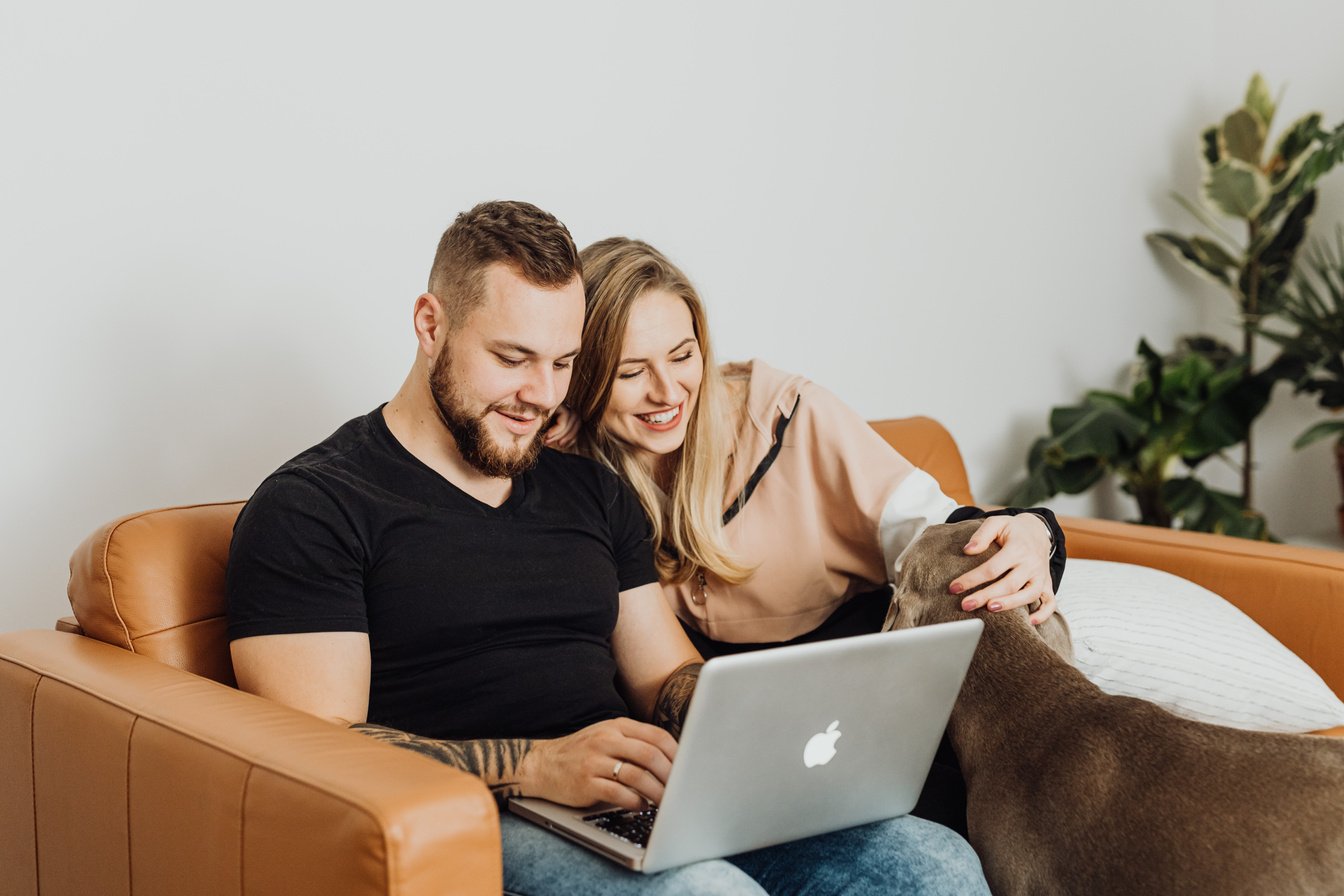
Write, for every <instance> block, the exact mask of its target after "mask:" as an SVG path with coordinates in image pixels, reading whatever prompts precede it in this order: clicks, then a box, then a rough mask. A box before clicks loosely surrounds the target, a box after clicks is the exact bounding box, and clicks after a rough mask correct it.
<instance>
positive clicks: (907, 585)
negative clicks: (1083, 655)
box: [882, 520, 1073, 659]
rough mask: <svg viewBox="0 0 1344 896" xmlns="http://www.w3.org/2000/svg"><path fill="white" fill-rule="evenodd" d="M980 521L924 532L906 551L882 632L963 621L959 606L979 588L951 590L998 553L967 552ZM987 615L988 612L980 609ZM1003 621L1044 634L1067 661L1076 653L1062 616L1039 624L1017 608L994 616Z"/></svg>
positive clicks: (995, 546) (991, 548) (993, 550)
mask: <svg viewBox="0 0 1344 896" xmlns="http://www.w3.org/2000/svg"><path fill="white" fill-rule="evenodd" d="M981 522H982V521H981V520H967V521H965V522H961V523H948V524H944V525H938V526H929V527H928V528H927V529H925V530H924V532H923V534H921V535H920V536H919V538H917V539H915V541H914V542H913V543H912V544H911V545H910V547H909V548H907V549H906V552H905V554H904V556H903V557H902V561H901V579H900V582H898V583H897V585H896V593H895V595H894V596H893V597H892V599H891V607H890V608H889V609H888V610H887V618H886V621H885V622H883V624H882V630H883V631H890V630H891V629H894V628H914V627H915V626H919V625H933V624H935V623H939V622H951V621H953V620H956V619H965V618H967V616H968V615H970V614H968V613H967V612H966V611H965V610H963V609H962V608H961V602H962V601H963V600H964V599H965V598H966V597H967V595H970V594H974V593H975V592H976V591H979V590H980V588H984V587H986V586H987V585H989V584H992V583H989V582H987V583H985V585H981V586H979V587H978V588H974V589H972V590H970V591H966V592H963V593H961V594H952V593H951V592H950V591H948V590H947V589H948V586H949V585H951V584H952V582H953V580H954V579H957V578H959V577H961V576H962V575H965V574H966V573H968V572H970V571H971V570H972V569H975V568H976V567H977V566H979V565H980V564H981V563H984V562H985V561H986V560H988V559H989V558H990V557H992V556H994V555H995V554H997V553H998V551H999V546H998V544H996V543H992V544H990V546H989V547H988V548H986V549H985V550H984V551H983V552H981V553H979V554H975V555H968V554H966V553H964V551H963V549H964V548H965V547H966V542H968V541H970V540H971V536H972V535H974V534H975V531H976V529H978V528H980V523H981ZM975 612H976V613H978V614H986V613H988V611H987V610H976V611H975ZM994 615H995V616H999V617H1003V618H1013V619H1015V620H1020V624H1022V625H1024V626H1025V627H1027V628H1029V629H1032V630H1033V631H1035V632H1036V633H1037V634H1038V635H1040V636H1041V637H1042V638H1043V639H1044V640H1045V642H1046V643H1047V644H1049V645H1050V647H1051V648H1052V649H1053V650H1055V652H1057V653H1059V654H1060V655H1061V656H1063V657H1064V658H1065V659H1069V658H1071V657H1072V655H1073V645H1072V642H1071V640H1070V638H1069V632H1068V626H1067V623H1065V621H1064V617H1063V616H1061V615H1060V614H1059V613H1058V612H1056V613H1055V614H1054V615H1053V616H1051V617H1050V618H1049V619H1047V620H1046V621H1045V622H1044V623H1042V624H1041V625H1039V626H1033V625H1031V623H1030V622H1028V617H1029V616H1030V615H1031V614H1030V612H1029V611H1028V609H1027V608H1026V607H1018V608H1016V609H1012V610H1005V611H1003V612H1001V613H996V614H994Z"/></svg>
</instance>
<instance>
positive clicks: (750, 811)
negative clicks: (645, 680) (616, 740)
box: [509, 619, 984, 873]
mask: <svg viewBox="0 0 1344 896" xmlns="http://www.w3.org/2000/svg"><path fill="white" fill-rule="evenodd" d="M983 626H984V623H982V622H981V621H980V620H979V619H966V620H959V621H957V622H950V623H944V624H942V625H931V626H926V627H922V628H913V629H905V630H902V631H896V632H884V633H881V634H872V635H859V636H857V637H852V638H840V639H836V640H833V641H822V642H819V643H815V644H799V645H795V646H791V647H777V648H774V649H769V650H760V651H755V652H751V653H741V654H736V655H733V656H723V657H718V658H716V659H712V660H710V661H709V662H708V663H706V664H705V667H704V669H703V670H702V671H701V673H700V680H699V682H698V684H697V685H696V689H695V695H694V697H693V698H692V700H691V707H690V711H689V712H688V713H687V717H686V724H685V726H684V727H683V729H682V736H681V741H680V743H679V744H678V745H677V758H676V761H675V762H674V763H673V765H672V772H671V774H670V776H669V777H668V781H667V787H666V789H665V791H664V794H663V801H662V803H661V804H660V805H659V806H658V807H657V808H656V809H651V810H648V811H645V812H639V813H637V812H629V811H627V810H622V809H619V808H616V807H612V806H590V807H587V808H579V809H576V808H573V807H570V806H562V805H559V804H557V803H552V802H550V801H548V800H542V799H535V798H531V797H520V798H515V799H513V800H510V802H509V808H510V809H511V810H512V811H513V812H515V813H517V814H518V815H521V816H522V817H523V818H526V819H528V820H530V821H533V822H535V823H537V824H540V825H543V826H545V827H547V828H549V829H551V830H553V831H555V832H556V833H558V834H560V835H562V836H564V837H567V838H569V839H570V840H573V841H575V842H576V843H579V844H581V845H583V846H586V847H588V848H589V849H592V850H595V851H596V852H598V853H601V854H602V855H604V856H606V857H607V858H609V859H612V860H613V861H616V862H619V863H620V864H622V865H625V866H626V867H629V868H633V869H635V870H636V871H643V872H646V873H652V872H654V871H661V870H663V869H665V868H672V867H675V866H677V865H685V864H687V863H689V862H697V861H700V860H702V859H714V858H722V857H723V856H729V855H734V854H736V853H740V852H746V851H748V850H752V849H757V848H759V847H762V846H773V845H774V844H777V843H785V842H788V841H790V840H798V839H801V838H803V837H810V836H812V835H814V834H823V833H828V832H830V831H835V830H839V829H841V828H847V827H853V826H855V825H861V824H867V823H869V822H872V821H878V820H881V819H886V818H895V817H896V816H898V815H904V814H906V813H907V812H909V811H910V810H911V809H912V808H913V807H914V805H915V800H916V799H917V798H918V797H919V793H920V790H921V789H922V788H923V785H924V779H925V778H926V777H927V776H928V773H929V767H930V766H931V765H932V763H933V755H934V752H935V751H936V750H937V748H938V744H939V741H940V740H941V738H942V734H943V730H944V728H946V726H947V720H948V716H950V715H951V713H952V704H953V703H954V702H955V700H956V698H957V693H958V692H959V691H960V689H961V682H962V679H963V678H964V677H965V675H966V669H967V667H968V666H969V665H970V662H971V656H972V654H973V653H974V652H975V646H976V644H977V643H978V642H979V640H980V631H981V629H982V628H983Z"/></svg>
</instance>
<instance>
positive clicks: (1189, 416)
mask: <svg viewBox="0 0 1344 896" xmlns="http://www.w3.org/2000/svg"><path fill="white" fill-rule="evenodd" d="M1138 355H1139V363H1138V364H1137V365H1136V368H1137V369H1136V375H1135V377H1134V383H1133V386H1132V387H1131V389H1130V391H1129V393H1128V394H1124V393H1119V392H1106V391H1100V390H1094V391H1091V392H1088V393H1087V394H1086V395H1085V396H1084V397H1083V400H1082V402H1081V403H1080V404H1077V405H1070V406H1064V407H1056V408H1053V409H1052V410H1051V412H1050V434H1049V435H1048V436H1042V437H1040V438H1038V439H1037V440H1036V441H1035V443H1034V444H1033V445H1032V446H1031V449H1030V451H1029V452H1028V455H1027V478H1026V480H1025V481H1024V482H1022V483H1021V484H1019V485H1018V486H1017V487H1016V488H1015V489H1014V490H1013V491H1012V493H1011V494H1009V495H1008V496H1007V497H1005V498H1004V503H1005V504H1012V505H1017V506H1030V505H1033V504H1039V503H1040V502H1041V501H1043V500H1045V499H1047V498H1049V497H1051V496H1053V495H1056V494H1060V493H1063V494H1079V493H1081V492H1084V491H1087V490H1088V489H1089V488H1091V487H1092V486H1094V485H1096V484H1097V483H1098V482H1100V481H1101V480H1102V479H1103V478H1105V477H1106V476H1108V475H1114V476H1115V477H1117V478H1118V479H1119V484H1120V488H1121V489H1122V490H1123V491H1124V492H1126V493H1127V494H1129V495H1132V496H1133V497H1134V499H1135V501H1136V502H1138V506H1139V522H1141V523H1146V524H1148V525H1152V526H1168V527H1170V526H1173V525H1174V524H1176V523H1178V522H1179V524H1180V526H1181V527H1182V528H1185V529H1193V530H1198V531H1204V532H1220V533H1224V534H1228V535H1237V536H1241V537H1243V538H1258V539H1268V538H1269V537H1270V534H1269V530H1268V526H1267V524H1266V522H1265V518H1264V516H1263V515H1261V514H1260V513H1258V512H1256V511H1255V510H1253V509H1252V508H1250V507H1249V506H1247V504H1246V502H1245V501H1244V500H1243V499H1242V498H1241V496H1240V495H1235V494H1231V493H1228V492H1223V491H1218V490H1216V489H1212V488H1210V487H1208V486H1207V485H1206V484H1205V483H1204V482H1202V481H1201V480H1200V479H1199V478H1198V477H1197V476H1196V475H1195V470H1196V468H1197V467H1199V466H1200V465H1201V464H1203V463H1204V462H1206V461H1207V460H1209V459H1210V458H1212V457H1215V456H1220V455H1221V453H1222V452H1223V451H1224V450H1225V449H1227V448H1230V447H1232V446H1234V445H1237V444H1238V443H1240V442H1242V441H1243V440H1244V439H1245V438H1246V433H1247V431H1248V430H1249V428H1250V425H1251V421H1252V420H1254V419H1255V418H1256V416H1258V415H1259V414H1260V412H1261V411H1262V410H1264V407H1265V404H1266V403H1267V402H1268V401H1269V393H1270V389H1271V387H1272V386H1273V382H1274V380H1273V379H1272V378H1271V377H1269V376H1267V375H1254V374H1250V375H1248V373H1247V371H1248V366H1249V361H1248V359H1247V358H1246V356H1245V355H1242V354H1238V353H1236V352H1235V351H1233V350H1232V349H1231V348H1230V347H1228V346H1226V345H1224V344H1222V343H1219V342H1217V341H1215V340H1211V339H1208V338H1205V337H1194V338H1188V339H1186V340H1184V341H1183V342H1182V344H1181V345H1180V347H1179V348H1178V349H1177V351H1175V352H1173V353H1172V354H1171V355H1168V356H1166V357H1163V356H1161V355H1159V354H1158V353H1157V352H1156V351H1154V350H1153V348H1152V347H1151V346H1150V345H1149V344H1148V342H1147V341H1146V340H1140V341H1139V346H1138Z"/></svg>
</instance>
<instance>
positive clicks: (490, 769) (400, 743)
mask: <svg viewBox="0 0 1344 896" xmlns="http://www.w3.org/2000/svg"><path fill="white" fill-rule="evenodd" d="M350 727H351V728H352V729H354V730H356V731H358V732H359V733H360V734H365V735H368V736H369V737H371V738H373V739H374V740H380V741H382V742H383V743H386V744H392V745H393V746H394V747H402V748H404V749H407V750H413V751H414V752H416V753H419V754H421V755H423V756H428V757H429V758H430V759H437V760H438V761H439V762H442V763H444V764H445V765H451V766H452V767H453V768H460V769H462V770H463V771H465V772H470V773H471V774H473V775H476V776H477V777H478V778H480V779H481V780H483V781H485V784H486V786H487V787H489V788H490V792H491V793H493V794H494V795H495V799H496V800H497V801H498V802H499V803H500V804H501V805H503V803H504V802H505V801H506V800H507V799H508V798H509V797H511V796H520V795H521V791H520V790H519V780H518V766H519V765H521V764H522V761H523V757H524V756H526V755H527V754H528V752H529V751H531V749H532V744H533V742H532V741H531V740H529V739H527V738H522V737H516V738H499V739H491V740H435V739H434V738H432V737H420V736H419V735H416V734H408V733H406V732H405V731H398V730H397V729H395V728H386V727H384V726H382V725H371V724H369V723H367V722H360V723H359V724H357V725H351V726H350Z"/></svg>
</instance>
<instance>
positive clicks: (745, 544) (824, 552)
mask: <svg viewBox="0 0 1344 896" xmlns="http://www.w3.org/2000/svg"><path fill="white" fill-rule="evenodd" d="M581 255H582V260H583V271H584V283H585V291H586V295H587V318H586V320H585V323H584V330H583V351H582V352H581V353H580V354H579V356H578V358H577V360H576V362H575V370H574V376H573V380H572V383H571V386H570V391H569V396H568V398H567V400H566V406H567V411H565V412H562V414H561V419H560V420H559V421H558V422H557V425H556V426H555V427H554V429H553V430H552V432H551V433H550V434H549V435H548V442H550V443H551V444H552V445H555V446H557V447H569V446H571V445H572V446H573V447H574V448H575V449H576V450H578V451H579V452H580V453H582V454H586V455H588V456H590V457H593V458H596V459H598V460H599V461H601V462H602V463H604V464H606V465H607V466H608V467H610V468H612V469H613V470H615V471H616V472H617V473H618V474H620V475H621V477H622V478H623V479H625V481H626V482H627V483H629V484H630V486H631V487H632V488H633V489H634V491H635V493H636V494H637V495H638V496H639V499H640V501H641V503H642V504H643V506H644V510H645V513H646V514H647V515H648V517H649V520H650V523H651V525H652V527H653V536H654V544H655V545H657V546H658V547H657V555H656V559H657V564H658V570H659V577H660V579H661V580H662V583H663V589H664V593H665V595H666V597H667V599H668V601H669V602H670V603H671V604H672V607H673V609H674V610H675V611H676V613H677V615H678V616H679V617H680V619H681V621H682V623H683V625H684V626H685V627H686V630H687V633H688V635H689V636H690V638H691V640H692V642H693V643H694V644H695V646H696V648H697V649H698V650H699V651H700V653H701V655H702V656H704V657H705V658H710V657H713V656H717V655H720V654H724V653H735V652H739V651H742V650H753V649H758V648H761V647H768V646H774V645H777V644H782V643H799V642H805V641H815V640H822V639H826V638H834V637H842V636H847V635H855V634H862V633H867V632H874V631H877V630H878V629H879V628H880V626H881V623H882V620H883V618H884V617H885V615H886V612H887V607H888V605H889V603H890V594H891V590H890V587H889V584H888V583H889V582H891V581H892V580H893V579H894V578H895V577H896V576H898V575H899V572H900V557H901V552H902V551H903V550H904V549H905V548H906V546H908V545H909V544H910V542H911V541H912V540H913V539H914V538H915V536H917V535H918V534H919V533H920V532H921V531H922V530H923V528H924V527H925V526H926V525H929V524H932V523H942V522H948V521H956V520H962V519H970V518H975V517H986V519H985V522H984V523H983V524H982V525H981V527H980V528H979V529H978V530H977V531H976V534H975V535H974V536H973V537H972V539H971V540H970V542H968V543H967V546H966V551H967V553H968V554H976V553H980V552H981V551H983V550H984V549H985V548H986V547H988V545H989V544H990V543H991V542H993V541H997V542H998V543H999V545H1000V550H999V552H998V553H997V554H995V555H994V556H993V557H992V558H991V559H990V560H988V561H987V562H986V563H983V564H981V565H980V566H979V567H978V568H976V569H975V570H973V571H971V572H970V573H968V574H966V575H964V576H962V577H961V578H959V579H957V580H956V581H955V582H953V583H952V587H951V591H952V593H954V594H956V593H961V592H963V591H969V590H971V589H972V588H974V587H976V586H977V585H980V584H983V583H985V582H992V583H993V584H990V585H988V586H986V587H985V588H983V589H982V590H981V591H978V592H976V593H975V594H974V595H971V596H969V597H967V598H966V599H965V600H964V601H963V602H962V606H963V608H964V609H967V610H974V609H978V608H980V607H982V606H985V605H988V607H989V609H990V610H991V611H1002V610H1008V609H1012V608H1014V607H1020V606H1025V605H1029V604H1030V605H1034V607H1033V612H1032V615H1031V621H1032V622H1033V623H1036V624H1039V623H1040V622H1042V621H1044V620H1045V619H1046V618H1047V617H1049V616H1050V615H1051V614H1052V613H1053V612H1054V610H1055V598H1054V594H1055V589H1056V588H1057V587H1058V584H1059V579H1060V576H1061V575H1062V573H1063V567H1064V536H1063V533H1062V532H1061V531H1060V529H1059V527H1058V524H1057V523H1056V522H1055V520H1054V516H1053V514H1051V513H1050V511H1048V510H1040V509H1033V510H1031V511H1029V512H1024V511H1020V510H1017V509H1011V508H1010V509H1007V510H1003V511H996V512H993V513H991V514H987V513H985V512H984V511H981V510H979V509H978V508H973V507H960V508H959V507H958V506H957V504H956V502H955V501H953V500H952V499H951V498H948V497H947V496H946V495H944V494H943V493H942V490H941V489H940V488H939V486H938V484H937V483H936V482H935V481H934V479H933V478H932V477H931V476H929V475H928V474H927V473H924V472H923V471H921V470H918V469H916V468H915V467H914V466H912V465H911V464H910V463H909V462H908V461H906V460H905V459H904V458H903V457H901V456H900V455H899V454H898V453H896V452H895V451H894V450H892V448H891V447H890V446H889V445H888V444H887V443H886V442H885V441H884V440H883V439H882V438H881V437H880V436H878V435H877V434H876V433H875V432H873V430H872V429H871V428H870V427H869V426H868V425H867V423H866V422H865V421H864V420H863V419H862V418H861V417H859V415H858V414H856V413H855V412H854V411H853V410H851V409H850V408H848V407H847V406H845V405H844V404H843V403H842V402H841V401H839V400H838V399H837V398H836V397H835V396H834V395H832V394H831V393H829V392H827V391H826V390H824V389H822V388H821V387H819V386H817V385H815V384H813V383H811V382H809V381H808V380H806V379H804V378H803V377H801V376H797V375H793V374H788V373H784V372H781V371H778V370H775V369H774V368H771V367H769V366H768V365H766V364H764V363H763V362H761V361H753V362H750V363H746V364H727V365H724V367H723V368H722V369H720V368H719V367H717V366H716V365H715V363H714V357H713V353H712V351H711V348H710V338H709V329H708V327H707V325H706V319H705V311H704V307H703V305H702V303H701V301H700V297H699V295H698V294H697V293H696V291H695V289H694V287H693V286H692V285H691V283H690V281H689V280H688V279H687V278H686V276H685V275H684V274H683V273H682V272H681V271H680V270H679V269H678V268H677V267H676V266H675V265H673V264H672V263H671V262H670V261H668V260H667V258H665V257H664V256H663V255H662V254H661V253H660V252H658V250H656V249H654V248H653V247H652V246H649V245H648V244H646V243H643V242H640V241H638V240H631V239H627V238H625V237H613V238H611V239H606V240H601V241H599V242H597V243H594V244H593V245H591V246H589V247H588V248H587V249H585V250H584V251H583V252H582V253H581ZM996 579H997V580H998V581H994V580H996ZM964 812H965V795H964V785H963V784H962V782H961V776H960V772H959V770H958V769H957V768H956V765H955V757H953V755H952V753H951V750H950V748H947V746H946V744H945V745H944V749H942V750H940V753H939V758H938V759H937V760H936V761H935V766H934V769H933V771H931V773H930V778H929V784H928V785H927V786H926V788H925V793H924V796H923V797H921V802H920V805H919V806H917V807H916V810H915V814H917V815H922V816H923V817H926V818H930V819H932V820H935V821H940V822H942V823H944V824H946V825H948V826H949V827H952V828H954V829H956V830H958V831H959V832H961V833H963V834H964V833H965V814H964Z"/></svg>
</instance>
